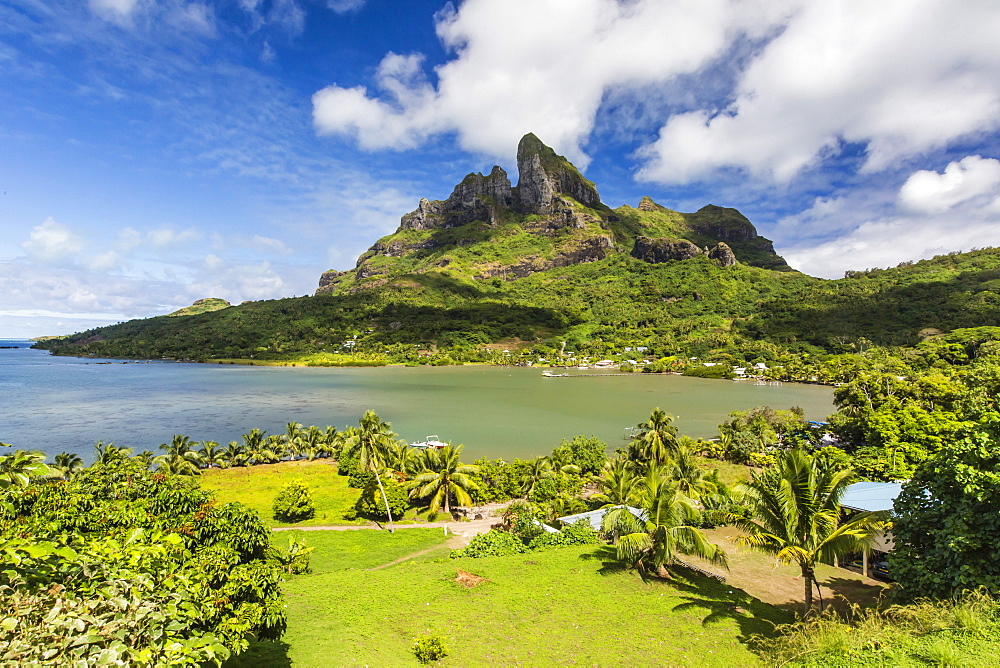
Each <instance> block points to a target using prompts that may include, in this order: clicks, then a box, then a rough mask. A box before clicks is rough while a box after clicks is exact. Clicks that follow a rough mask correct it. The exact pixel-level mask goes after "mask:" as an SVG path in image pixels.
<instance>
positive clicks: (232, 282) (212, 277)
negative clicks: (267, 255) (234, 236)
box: [185, 258, 288, 303]
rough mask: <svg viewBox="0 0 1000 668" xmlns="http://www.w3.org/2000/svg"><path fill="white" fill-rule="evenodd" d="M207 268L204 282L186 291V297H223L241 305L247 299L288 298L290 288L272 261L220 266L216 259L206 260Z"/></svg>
mask: <svg viewBox="0 0 1000 668" xmlns="http://www.w3.org/2000/svg"><path fill="white" fill-rule="evenodd" d="M216 259H217V258H216ZM205 265H206V270H207V271H206V272H205V275H203V276H202V277H201V280H198V281H195V282H193V283H191V284H189V285H187V286H186V288H185V289H186V291H187V294H188V295H190V296H191V297H193V298H195V299H200V298H202V297H206V296H212V297H219V296H222V297H223V298H224V299H229V300H230V301H235V302H237V303H238V302H239V301H242V300H244V299H275V298H278V297H287V296H288V286H287V285H286V284H285V281H284V280H283V279H282V278H281V276H279V275H278V274H277V273H276V272H275V271H274V269H273V268H272V267H271V264H270V263H269V262H261V263H259V264H238V265H231V266H225V265H223V266H219V264H218V263H217V262H216V261H215V260H214V259H210V258H206V263H205Z"/></svg>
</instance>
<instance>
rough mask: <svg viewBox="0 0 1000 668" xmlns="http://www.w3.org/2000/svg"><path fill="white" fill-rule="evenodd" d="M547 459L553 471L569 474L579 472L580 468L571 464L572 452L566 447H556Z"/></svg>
mask: <svg viewBox="0 0 1000 668" xmlns="http://www.w3.org/2000/svg"><path fill="white" fill-rule="evenodd" d="M548 459H549V463H550V464H551V465H552V470H553V471H559V472H560V473H571V474H572V473H579V472H580V467H579V466H577V465H576V464H574V463H573V450H572V448H570V447H569V446H568V445H557V446H556V447H555V448H554V449H553V450H552V454H551V455H549V458H548Z"/></svg>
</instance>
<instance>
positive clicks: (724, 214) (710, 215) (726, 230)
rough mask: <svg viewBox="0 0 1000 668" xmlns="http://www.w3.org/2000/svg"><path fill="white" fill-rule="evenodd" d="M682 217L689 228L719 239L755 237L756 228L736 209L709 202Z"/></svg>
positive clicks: (743, 239)
mask: <svg viewBox="0 0 1000 668" xmlns="http://www.w3.org/2000/svg"><path fill="white" fill-rule="evenodd" d="M684 217H685V218H686V219H687V220H688V223H689V224H690V225H691V229H692V230H693V231H694V232H695V233H697V234H702V235H704V236H706V237H712V238H713V239H719V240H720V241H750V240H751V239H756V238H757V228H756V227H754V226H753V223H751V222H750V220H749V219H748V218H747V217H746V216H744V215H743V214H742V213H740V212H739V211H737V210H736V209H730V208H727V207H723V206H715V205H714V204H709V205H707V206H703V207H701V208H700V209H698V210H697V211H695V212H694V213H688V214H685V215H684Z"/></svg>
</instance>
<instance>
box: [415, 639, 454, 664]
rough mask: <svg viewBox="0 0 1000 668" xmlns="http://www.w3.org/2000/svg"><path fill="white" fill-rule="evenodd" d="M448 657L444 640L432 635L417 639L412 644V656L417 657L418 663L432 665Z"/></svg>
mask: <svg viewBox="0 0 1000 668" xmlns="http://www.w3.org/2000/svg"><path fill="white" fill-rule="evenodd" d="M447 655H448V649H447V648H446V647H445V644H444V638H442V637H441V636H439V635H437V634H434V635H429V636H424V637H422V638H417V639H416V641H415V642H414V643H413V656H415V657H417V661H419V662H420V663H433V662H434V661H440V660H441V659H443V658H444V657H446V656H447Z"/></svg>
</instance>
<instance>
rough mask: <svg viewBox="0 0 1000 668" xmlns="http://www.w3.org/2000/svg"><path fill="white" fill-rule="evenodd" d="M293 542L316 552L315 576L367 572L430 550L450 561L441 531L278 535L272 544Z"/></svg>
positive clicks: (284, 545)
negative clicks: (302, 543) (351, 570)
mask: <svg viewBox="0 0 1000 668" xmlns="http://www.w3.org/2000/svg"><path fill="white" fill-rule="evenodd" d="M289 538H294V539H295V540H300V539H302V538H305V540H306V544H307V545H309V546H310V547H314V548H316V549H315V550H314V551H313V553H312V558H311V559H310V561H309V567H310V568H311V569H312V574H313V575H318V574H321V573H330V572H332V571H341V570H348V569H352V568H353V569H365V568H374V567H376V566H383V565H385V564H388V563H391V562H393V561H395V560H396V559H399V558H400V557H405V556H407V555H410V554H414V553H416V552H422V551H424V550H427V549H428V548H434V547H439V548H440V550H433V552H430V553H428V554H429V555H435V556H437V557H447V556H448V548H447V547H446V546H445V544H444V543H445V541H446V540H447V537H446V536H445V535H444V532H443V531H441V530H440V529H404V530H401V531H397V532H395V533H389V532H388V531H379V530H378V529H362V530H359V531H276V532H274V533H273V534H272V535H271V543H273V544H274V545H275V546H277V547H282V548H283V547H287V546H288V540H289Z"/></svg>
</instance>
